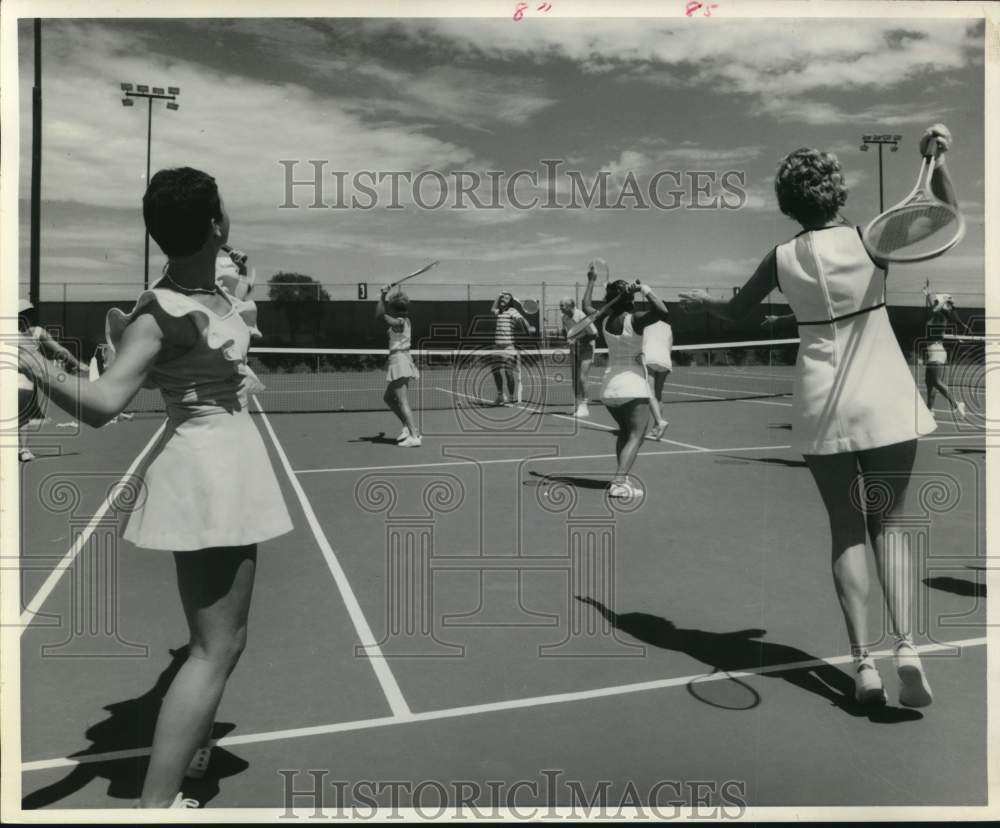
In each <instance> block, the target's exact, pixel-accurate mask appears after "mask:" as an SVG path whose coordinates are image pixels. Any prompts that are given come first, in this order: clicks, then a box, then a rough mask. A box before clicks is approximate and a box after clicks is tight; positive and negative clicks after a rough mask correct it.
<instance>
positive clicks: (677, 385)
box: [663, 382, 793, 408]
mask: <svg viewBox="0 0 1000 828" xmlns="http://www.w3.org/2000/svg"><path fill="white" fill-rule="evenodd" d="M674 388H697V389H699V390H701V391H716V392H719V393H722V394H754V393H756V394H759V395H760V396H762V397H790V396H792V395H791V392H788V393H781V394H773V393H769V392H765V391H755V390H754V389H749V388H743V389H740V390H737V389H735V388H714V387H711V386H706V385H687V384H685V383H681V382H667V383H665V384H664V386H663V390H664V391H672V392H673V393H674V394H680V395H682V396H685V397H704V398H705V399H709V400H724V401H726V402H741V403H756V404H757V405H780V406H784V407H785V408H790V407H791V406H792V405H793V403H790V402H777V401H776V400H746V399H740V398H739V397H736V398H734V397H718V396H714V395H708V394H691V393H685V392H684V391H674V390H673V389H674Z"/></svg>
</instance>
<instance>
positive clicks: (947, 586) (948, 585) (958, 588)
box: [924, 576, 986, 598]
mask: <svg viewBox="0 0 1000 828" xmlns="http://www.w3.org/2000/svg"><path fill="white" fill-rule="evenodd" d="M924 583H925V584H926V585H927V586H929V587H930V588H931V589H940V590H941V591H942V592H950V593H952V594H953V595H961V596H963V597H966V598H985V597H986V584H984V583H980V582H979V581H978V580H976V581H967V580H966V579H965V578H949V577H947V576H938V577H936V578H924Z"/></svg>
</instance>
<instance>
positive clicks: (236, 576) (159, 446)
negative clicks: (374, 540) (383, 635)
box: [38, 167, 292, 808]
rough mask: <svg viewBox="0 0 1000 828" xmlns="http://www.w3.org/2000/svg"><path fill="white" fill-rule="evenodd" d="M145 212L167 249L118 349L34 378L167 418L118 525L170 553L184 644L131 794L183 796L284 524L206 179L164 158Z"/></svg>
mask: <svg viewBox="0 0 1000 828" xmlns="http://www.w3.org/2000/svg"><path fill="white" fill-rule="evenodd" d="M143 215H144V218H145V220H146V226H147V228H148V230H149V233H150V235H151V236H152V237H153V238H154V239H155V240H156V242H157V244H158V245H159V246H160V247H161V248H162V249H163V251H164V253H166V254H167V258H168V262H167V266H166V267H165V268H164V275H163V278H162V279H161V280H160V281H159V282H158V283H157V284H156V285H155V286H154V288H153V289H152V290H147V291H144V292H143V293H142V294H141V295H140V296H139V299H138V301H137V302H136V304H135V307H134V308H133V310H132V311H131V312H130V313H128V314H125V313H122V312H121V311H117V310H113V311H111V312H110V313H109V314H108V319H107V335H108V340H109V342H110V343H111V345H113V346H114V348H115V350H116V355H115V359H114V361H113V362H112V363H111V365H110V366H109V368H108V370H107V371H106V372H105V373H104V374H102V375H101V376H100V377H99V378H98V379H97V380H95V381H94V382H86V383H70V382H66V380H65V377H63V376H62V375H60V374H56V373H55V372H52V371H48V372H41V376H39V377H38V379H39V381H40V384H41V385H42V387H43V390H44V391H45V392H46V394H48V396H49V398H50V399H51V400H52V401H53V402H54V403H56V404H57V405H59V406H61V407H63V408H66V409H67V410H70V411H79V413H80V418H81V419H82V420H83V421H84V422H85V423H87V424H88V425H91V426H94V427H98V426H101V425H103V424H104V423H106V422H108V421H109V420H110V419H111V418H112V417H114V416H115V415H116V414H118V413H120V412H121V411H122V410H123V409H124V408H125V406H126V405H127V404H128V402H129V401H130V400H131V399H132V397H133V396H134V395H135V394H136V392H138V390H139V389H140V388H141V387H156V388H159V389H160V391H161V393H162V395H163V400H164V403H165V404H166V411H167V420H166V423H165V424H164V429H163V432H162V434H161V436H160V438H159V440H158V441H157V443H156V445H155V446H154V447H153V449H152V451H151V452H150V454H149V456H148V457H147V458H146V460H145V462H144V463H143V464H142V465H141V468H140V469H139V471H138V472H137V474H136V480H137V481H139V482H140V483H141V489H140V490H139V491H138V492H136V493H135V498H134V500H135V502H134V504H133V508H132V510H131V514H130V515H129V518H128V525H127V527H126V529H125V538H126V539H128V540H129V541H131V542H132V543H134V544H135V545H137V546H140V547H143V548H146V549H151V550H164V551H172V552H173V556H174V563H175V566H176V570H177V584H178V590H179V592H180V597H181V604H182V607H183V610H184V614H185V618H186V620H187V624H188V628H189V632H190V643H189V648H190V655H189V657H188V658H187V660H186V661H185V662H184V664H183V665H182V666H181V668H180V670H179V671H178V673H177V675H176V677H175V678H174V680H173V681H172V682H171V685H170V688H169V690H168V691H167V693H166V696H165V697H164V700H163V704H162V705H161V707H160V711H159V716H158V718H157V722H156V730H155V733H154V736H153V745H152V750H151V754H150V760H149V768H148V770H147V771H146V778H145V781H144V783H143V788H142V796H141V799H140V803H139V804H140V805H142V806H143V807H159V808H162V807H190V800H185V799H184V798H183V796H182V795H181V794H180V793H179V790H180V786H181V782H182V780H183V778H184V776H185V775H186V774H187V773H189V772H195V771H202V772H203V765H204V762H205V758H206V757H207V754H208V751H209V750H210V748H209V747H207V745H206V743H207V740H208V738H209V736H210V734H211V730H212V723H213V720H214V717H215V712H216V709H217V707H218V705H219V702H220V700H221V698H222V694H223V691H224V689H225V686H226V682H227V681H228V679H229V676H230V674H231V673H232V671H233V669H234V668H235V666H236V663H237V661H238V660H239V657H240V654H241V653H242V651H243V648H244V646H245V645H246V637H247V620H248V616H249V612H250V599H251V595H252V593H253V583H254V578H255V574H256V561H257V544H258V543H260V542H262V541H265V540H269V539H271V538H274V537H277V536H278V535H281V534H284V533H285V532H288V531H289V530H290V529H291V528H292V523H291V520H290V519H289V515H288V511H287V509H286V508H285V502H284V498H283V496H282V493H281V489H280V487H279V484H278V480H277V477H276V476H275V473H274V469H273V467H272V465H271V461H270V459H269V457H268V454H267V449H266V447H265V446H264V442H263V439H262V438H261V435H260V432H259V431H258V430H257V427H256V426H255V425H254V423H253V421H252V419H251V418H250V412H249V408H248V403H249V395H250V394H252V393H253V392H254V391H255V390H256V389H258V388H260V387H261V386H260V384H259V382H258V381H257V378H256V377H255V376H254V375H253V372H252V371H251V370H250V369H249V368H248V366H247V364H246V357H247V349H248V347H249V344H250V337H251V335H253V334H257V335H259V333H258V332H257V330H256V327H255V321H254V320H255V314H256V310H255V308H254V305H253V303H252V302H242V301H240V300H238V299H237V298H236V297H234V296H231V295H230V294H228V293H227V292H226V291H224V290H223V289H222V288H220V287H218V286H217V285H216V282H215V259H216V256H217V253H218V251H219V249H220V248H221V246H222V245H223V244H225V243H226V240H227V238H228V235H229V217H228V215H227V214H226V211H225V208H224V206H223V204H222V200H221V197H220V196H219V193H218V188H217V187H216V184H215V180H214V179H213V178H212V177H211V176H209V175H207V174H206V173H203V172H201V171H200V170H194V169H191V168H188V167H183V168H180V169H172V170H161V171H160V172H158V173H157V174H156V175H154V176H153V178H152V180H151V181H150V184H149V187H148V188H147V190H146V194H145V196H144V197H143ZM152 610H153V611H156V608H155V607H154V608H152ZM199 755H200V756H201V758H200V759H199Z"/></svg>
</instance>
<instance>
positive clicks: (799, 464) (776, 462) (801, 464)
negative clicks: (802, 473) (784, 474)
mask: <svg viewBox="0 0 1000 828" xmlns="http://www.w3.org/2000/svg"><path fill="white" fill-rule="evenodd" d="M722 457H724V458H727V459H726V460H716V461H715V462H716V463H732V462H733V461H735V462H736V463H739V464H744V463H770V464H771V465H773V466H785V467H786V468H789V469H804V468H806V467H807V465H808V464H807V463H806V461H805V460H786V459H785V458H783V457H735V456H733V455H731V454H723V455H722Z"/></svg>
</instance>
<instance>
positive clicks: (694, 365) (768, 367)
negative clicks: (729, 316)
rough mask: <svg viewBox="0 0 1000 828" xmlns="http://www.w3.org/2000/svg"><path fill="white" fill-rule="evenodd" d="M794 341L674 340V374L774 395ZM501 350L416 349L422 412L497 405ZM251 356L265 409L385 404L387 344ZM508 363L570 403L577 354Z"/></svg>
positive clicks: (523, 390) (531, 390) (413, 386)
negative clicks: (770, 381)
mask: <svg viewBox="0 0 1000 828" xmlns="http://www.w3.org/2000/svg"><path fill="white" fill-rule="evenodd" d="M797 345H798V340H797V339H775V340H760V341H753V342H729V343H713V344H708V345H675V346H674V348H673V361H674V366H675V370H674V373H673V375H672V376H671V378H670V379H671V381H682V380H680V379H679V377H681V376H683V375H684V373H685V372H686V371H687V372H691V373H692V377H693V378H692V379H691V382H692V383H693V384H694V385H699V384H701V385H705V383H706V377H705V376H703V375H702V374H703V373H704V372H705V371H709V372H711V373H712V374H714V375H717V376H718V377H720V378H724V379H726V380H728V381H729V382H728V384H729V385H732V384H733V381H735V380H739V379H740V378H741V377H742V378H744V379H745V380H746V381H747V383H752V384H753V385H754V386H755V387H759V388H760V390H762V391H763V393H769V392H770V391H773V390H774V389H773V388H771V387H769V386H767V385H766V381H767V380H768V379H772V378H774V379H780V380H781V382H782V383H784V385H783V386H782V388H784V387H785V385H788V383H789V381H790V378H791V376H792V368H791V366H793V365H794V364H795V357H796V352H797ZM498 354H499V352H498V351H497V350H496V349H495V348H493V347H492V346H489V347H483V348H463V349H454V350H446V349H421V350H414V351H411V356H412V357H413V360H414V362H415V363H416V365H417V368H418V370H419V371H420V378H419V379H417V380H415V381H413V382H411V383H410V386H409V398H410V404H411V405H412V406H413V407H414V408H418V409H424V410H428V409H445V408H455V407H458V406H476V405H493V404H495V402H496V398H497V389H496V384H495V381H494V378H493V371H494V368H495V367H497V366H499V365H504V366H506V365H507V364H508V363H507V362H506V361H505V360H504V359H502V358H500V357H499V356H498ZM248 362H249V365H250V367H251V368H252V369H253V371H254V373H256V374H257V376H258V377H259V378H260V380H261V382H262V383H263V384H264V385H265V386H266V388H265V390H264V391H262V392H259V393H257V394H256V395H255V396H256V398H257V400H258V402H259V403H260V405H261V407H262V408H263V410H264V411H266V412H268V413H271V412H275V413H278V412H309V411H372V410H381V409H383V408H385V407H386V405H385V402H384V401H383V399H382V396H383V394H384V393H385V388H386V371H387V363H388V351H385V350H376V351H373V350H357V349H344V348H318V349H302V348H252V349H251V351H250V356H249V360H248ZM510 365H511V368H512V370H513V374H514V376H515V379H516V381H517V384H518V387H519V391H520V395H519V397H520V401H521V402H523V403H528V404H532V405H536V406H542V407H547V406H571V405H573V403H574V401H575V394H574V390H573V389H574V383H573V360H572V357H571V354H570V352H569V350H568V349H566V348H548V349H531V348H521V349H519V350H518V353H517V358H516V359H515V360H513V362H512V363H510ZM606 366H607V350H606V349H601V348H599V349H597V351H596V354H595V357H594V361H593V364H592V366H591V368H590V370H589V372H588V374H587V390H588V396H589V397H590V398H591V399H596V398H598V397H599V395H600V389H601V379H602V375H603V373H604V369H605V367H606ZM695 372H698V375H697V376H695ZM710 379H711V378H710V377H709V378H708V380H710ZM683 381H686V380H683ZM719 384H720V385H726V384H727V383H719ZM743 384H745V383H736V385H737V386H739V387H737V388H734V389H732V390H734V391H737V392H739V393H744V392H747V391H749V390H752V389H745V388H743V387H742V385H743ZM722 390H723V391H726V388H723V389H722ZM788 390H790V387H789V389H788ZM720 398H721V397H720ZM128 410H129V411H134V412H158V411H162V410H163V401H162V399H161V398H160V394H159V392H158V391H156V390H148V389H144V390H143V391H140V392H139V394H138V395H137V396H136V397H135V398H134V399H133V400H132V402H131V403H130V405H129V408H128Z"/></svg>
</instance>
